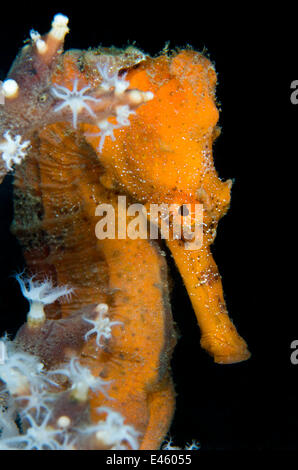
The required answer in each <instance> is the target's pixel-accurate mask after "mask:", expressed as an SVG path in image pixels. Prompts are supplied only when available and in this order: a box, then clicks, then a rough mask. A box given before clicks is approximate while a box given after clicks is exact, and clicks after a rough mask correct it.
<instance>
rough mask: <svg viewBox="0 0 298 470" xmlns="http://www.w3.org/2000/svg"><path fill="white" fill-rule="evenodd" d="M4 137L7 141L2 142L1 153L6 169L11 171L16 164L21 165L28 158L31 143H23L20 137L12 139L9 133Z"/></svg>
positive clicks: (27, 141)
mask: <svg viewBox="0 0 298 470" xmlns="http://www.w3.org/2000/svg"><path fill="white" fill-rule="evenodd" d="M3 137H4V139H5V140H4V141H2V142H0V153H1V157H2V160H3V161H4V163H5V166H6V169H7V170H8V171H11V170H12V165H13V164H14V163H16V164H17V165H19V164H20V163H21V162H22V161H23V160H24V158H25V157H26V155H27V152H26V149H27V148H28V147H29V145H30V141H29V140H25V142H23V143H22V142H21V141H22V137H21V136H20V135H16V136H15V137H12V136H11V135H10V132H9V131H6V132H5V133H4V135H3Z"/></svg>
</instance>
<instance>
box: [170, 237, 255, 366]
mask: <svg viewBox="0 0 298 470" xmlns="http://www.w3.org/2000/svg"><path fill="white" fill-rule="evenodd" d="M167 244H168V247H169V249H170V250H171V252H172V255H173V257H174V259H175V262H176V265H177V267H178V269H179V271H180V274H181V276H182V278H183V280H184V283H185V286H186V289H187V291H188V295H189V297H190V299H191V302H192V305H193V308H194V311H195V314H196V317H197V320H198V323H199V326H200V329H201V335H202V336H201V346H202V347H203V348H204V349H205V350H206V351H207V352H208V353H209V354H210V355H212V356H213V357H214V361H215V362H216V363H219V364H233V363H236V362H242V361H245V360H247V359H249V358H250V356H251V354H250V352H249V351H248V348H247V344H246V342H245V341H244V340H243V338H241V336H239V334H238V333H237V330H236V328H235V326H234V324H233V322H232V321H231V319H230V318H229V315H228V312H227V308H226V304H225V301H224V296H223V288H222V282H221V277H220V274H219V272H218V268H217V266H216V263H215V261H214V259H213V257H212V254H211V252H210V249H209V247H206V246H205V247H203V248H201V249H200V250H195V251H187V250H186V249H185V247H184V244H183V242H181V241H180V240H172V241H168V242H167Z"/></svg>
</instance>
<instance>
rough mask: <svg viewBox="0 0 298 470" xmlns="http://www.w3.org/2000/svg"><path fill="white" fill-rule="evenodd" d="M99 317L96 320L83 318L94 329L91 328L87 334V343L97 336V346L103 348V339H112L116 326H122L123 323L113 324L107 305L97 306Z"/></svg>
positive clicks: (116, 322)
mask: <svg viewBox="0 0 298 470" xmlns="http://www.w3.org/2000/svg"><path fill="white" fill-rule="evenodd" d="M96 310H97V312H98V314H97V316H96V318H95V320H90V319H89V318H85V317H83V320H84V321H86V322H88V323H91V325H92V326H93V328H91V329H90V330H89V331H88V332H87V333H86V334H85V341H87V339H88V337H89V336H92V335H94V334H95V335H96V344H97V346H98V347H100V348H102V347H103V344H102V342H101V340H102V338H104V339H106V340H109V339H111V337H112V328H113V326H115V325H121V324H122V323H121V322H119V321H114V322H112V321H111V320H110V319H109V317H108V316H107V314H108V306H107V305H106V304H100V305H98V306H97V309H96Z"/></svg>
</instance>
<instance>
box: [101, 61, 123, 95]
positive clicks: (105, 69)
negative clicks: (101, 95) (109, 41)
mask: <svg viewBox="0 0 298 470" xmlns="http://www.w3.org/2000/svg"><path fill="white" fill-rule="evenodd" d="M96 66H97V70H98V72H99V73H100V75H101V77H102V82H101V84H100V86H101V88H102V89H103V90H105V91H109V90H110V89H111V88H113V89H114V91H115V94H116V95H121V94H122V93H124V92H125V91H126V90H127V89H128V87H129V82H127V81H126V80H125V76H126V75H123V76H122V77H118V72H115V73H112V74H110V73H109V68H110V67H109V64H105V65H104V66H102V65H101V64H100V63H98V64H97V65H96Z"/></svg>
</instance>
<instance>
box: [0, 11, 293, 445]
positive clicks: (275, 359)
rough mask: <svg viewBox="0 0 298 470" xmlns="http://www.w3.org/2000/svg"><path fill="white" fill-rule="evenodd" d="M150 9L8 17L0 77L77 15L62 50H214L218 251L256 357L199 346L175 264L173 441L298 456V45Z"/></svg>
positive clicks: (1, 320)
mask: <svg viewBox="0 0 298 470" xmlns="http://www.w3.org/2000/svg"><path fill="white" fill-rule="evenodd" d="M143 7H144V8H143V9H142V8H140V6H139V8H137V7H134V6H132V5H126V6H125V7H124V8H122V9H121V10H118V7H117V6H116V5H111V6H110V7H109V8H104V9H103V8H102V6H100V5H98V6H94V5H90V4H89V5H87V4H86V5H85V6H84V5H81V6H80V7H79V6H78V7H76V8H74V7H72V8H68V7H63V5H62V4H61V3H60V6H59V7H58V8H54V6H51V7H47V6H40V7H39V9H37V7H29V6H28V8H27V9H24V10H22V11H16V12H13V11H9V12H8V13H6V12H3V11H2V14H3V16H2V27H1V29H0V45H1V47H0V57H1V62H0V72H1V76H0V79H2V80H3V79H4V78H5V75H6V73H7V71H8V69H9V66H10V64H11V63H12V61H13V59H14V57H15V55H16V53H17V51H18V50H19V48H20V47H21V46H22V43H23V41H24V40H25V39H26V38H27V37H28V36H29V34H28V33H29V30H30V29H31V28H34V29H36V30H38V31H39V32H40V33H44V32H46V31H48V29H49V25H50V22H51V20H52V17H53V15H54V14H55V13H58V12H61V13H64V14H66V15H67V16H69V18H70V29H71V33H70V34H69V35H68V36H67V40H66V45H65V47H66V49H69V48H80V49H85V48H88V47H96V46H98V45H99V44H102V45H104V46H110V45H115V46H119V47H122V46H126V45H127V44H131V43H133V42H135V44H136V46H138V47H139V48H141V49H143V50H144V51H145V52H147V53H150V54H152V55H155V54H157V53H158V52H160V51H161V50H162V49H163V47H164V46H165V44H166V42H168V41H170V47H172V48H174V47H178V46H185V45H187V44H190V45H191V46H192V47H193V48H194V49H196V50H199V51H202V50H203V49H207V53H208V54H209V56H210V59H211V60H212V61H214V62H215V64H216V69H217V72H218V81H219V84H218V88H217V97H218V101H219V102H220V104H221V116H220V123H219V124H220V126H221V127H222V135H221V137H220V138H219V139H218V141H217V142H216V144H215V148H214V158H215V165H216V168H217V170H218V172H219V175H220V177H221V178H223V179H227V178H234V179H235V184H234V187H233V194H232V205H231V209H230V211H229V213H228V215H227V216H226V217H225V218H224V219H223V220H222V221H221V222H220V225H219V230H218V236H217V239H216V242H215V244H214V247H213V253H214V256H215V260H216V262H217V264H218V266H219V269H220V272H221V274H222V277H223V285H224V291H225V296H226V301H227V305H228V309H229V312H230V315H231V317H232V319H233V321H234V323H235V324H236V326H237V328H238V331H239V333H240V334H241V335H242V336H243V337H244V338H245V339H246V341H247V343H248V345H249V348H250V350H251V352H252V358H251V359H250V360H249V361H248V362H246V363H242V364H237V365H231V366H219V365H215V364H214V363H213V361H212V359H211V358H210V357H209V356H208V355H207V354H206V353H205V352H204V351H203V350H202V349H201V348H200V332H199V328H198V327H197V323H196V319H195V316H194V313H193V311H192V307H191V304H190V301H189V299H188V296H187V293H186V291H185V289H184V287H183V284H182V282H181V279H180V277H179V274H178V273H177V271H176V269H175V266H174V263H173V261H172V260H171V258H170V256H169V266H170V268H171V273H172V277H173V279H174V288H173V290H172V308H173V315H174V318H175V321H176V322H177V324H178V327H179V331H180V335H181V337H180V340H179V342H178V345H177V347H176V350H175V353H174V357H173V374H174V380H175V384H176V391H177V409H176V414H175V418H174V422H173V426H172V429H171V432H170V434H171V436H172V437H173V438H174V441H175V443H177V444H178V445H182V446H183V445H184V444H185V443H186V442H189V441H191V440H192V439H196V440H197V441H199V442H200V443H201V445H202V449H203V450H212V451H213V450H214V451H215V450H242V449H247V450H251V451H252V450H262V449H267V450H268V449H269V450H272V449H279V450H284V449H286V450H294V449H296V447H297V433H298V406H297V403H298V390H297V375H298V366H294V365H292V364H291V362H290V355H291V349H290V345H291V343H292V341H294V340H296V339H298V329H297V321H296V316H297V306H296V295H295V294H296V290H297V289H295V284H294V282H295V275H296V273H295V274H293V271H292V270H291V268H292V269H293V270H294V271H295V262H294V248H293V245H294V243H295V239H296V229H295V225H294V224H295V219H296V211H295V205H294V204H293V202H294V201H295V192H296V185H295V181H294V177H295V163H296V159H297V150H296V135H297V128H298V106H294V105H292V104H291V102H290V94H291V90H290V84H291V82H292V81H293V80H298V67H297V58H298V53H297V52H298V46H297V52H296V48H295V42H294V41H292V40H291V38H284V36H281V33H280V32H279V25H278V24H272V25H271V28H270V27H268V24H270V20H269V18H267V21H265V22H264V23H263V24H260V23H258V21H257V19H256V17H255V18H254V19H253V21H251V22H250V23H249V24H248V25H246V26H244V25H243V24H242V21H240V20H242V19H243V16H244V13H243V14H239V13H238V20H239V21H238V22H237V27H236V26H235V24H236V23H233V22H232V25H231V26H230V23H229V24H227V23H226V22H225V21H226V20H224V19H223V18H222V23H223V24H222V26H223V28H222V30H221V31H220V30H219V29H218V28H217V26H216V25H215V24H214V18H213V16H212V15H210V13H209V15H208V16H205V15H204V14H203V13H202V14H201V15H196V17H195V18H193V21H192V16H194V14H193V13H192V11H191V7H190V6H189V5H188V4H185V5H184V7H183V8H182V9H181V10H182V11H181V14H182V16H181V18H180V19H179V14H180V12H179V11H178V12H177V11H176V19H175V21H173V20H172V19H171V16H170V15H171V8H172V9H173V8H174V7H173V6H171V8H170V6H169V11H168V12H167V13H168V15H169V16H163V17H160V15H159V10H158V8H155V7H154V6H153V5H152V6H150V5H146V4H145V5H143ZM185 17H186V18H185ZM3 18H4V20H3ZM281 22H282V20H281ZM206 26H207V27H206ZM265 26H267V29H266V28H265ZM289 28H290V27H289ZM159 38H160V39H159ZM175 38H176V39H175ZM177 38H178V39H177ZM11 181H12V177H11V176H10V177H8V178H6V180H5V182H4V183H3V184H2V186H0V242H1V243H0V271H1V272H0V276H1V279H0V315H1V317H0V326H1V329H2V331H5V330H8V331H10V332H13V331H15V329H16V328H17V326H18V325H19V324H20V323H21V322H23V321H24V318H25V314H26V309H27V305H26V302H25V301H24V299H23V298H22V295H21V293H20V291H19V289H18V286H17V284H16V281H15V280H14V279H13V277H12V274H13V273H14V272H16V271H20V270H21V269H22V268H23V260H22V256H21V252H20V249H19V247H18V245H17V242H16V241H15V240H14V239H13V238H12V237H11V235H10V233H9V225H10V223H11V220H12V217H13V213H12V202H11ZM294 246H295V245H294ZM292 279H294V282H292V281H291V280H292Z"/></svg>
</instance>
